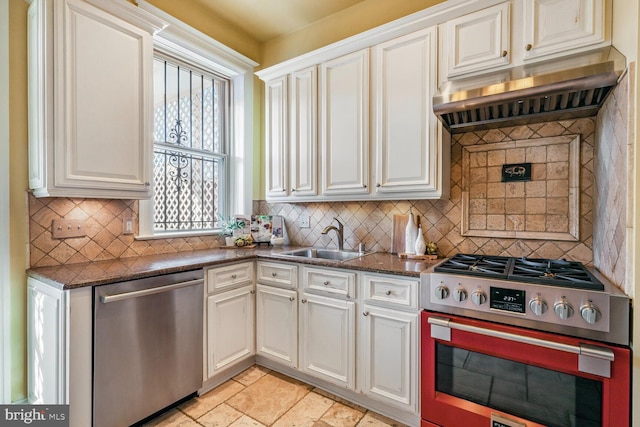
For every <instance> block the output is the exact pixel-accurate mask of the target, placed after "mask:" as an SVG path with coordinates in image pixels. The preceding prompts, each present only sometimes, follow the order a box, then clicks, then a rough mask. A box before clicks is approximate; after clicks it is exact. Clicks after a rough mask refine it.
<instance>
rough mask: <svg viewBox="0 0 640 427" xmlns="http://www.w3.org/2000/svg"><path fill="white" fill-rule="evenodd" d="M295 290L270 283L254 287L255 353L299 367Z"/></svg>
mask: <svg viewBox="0 0 640 427" xmlns="http://www.w3.org/2000/svg"><path fill="white" fill-rule="evenodd" d="M297 295H298V294H297V292H296V291H292V290H289V289H281V288H275V287H272V286H264V285H257V288H256V342H257V348H256V353H257V354H260V355H262V356H265V357H268V358H269V359H272V360H275V361H277V362H280V363H284V364H285V365H287V366H290V367H292V368H297V367H298V301H297V299H298V298H297Z"/></svg>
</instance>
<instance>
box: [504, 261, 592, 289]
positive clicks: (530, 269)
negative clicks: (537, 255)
mask: <svg viewBox="0 0 640 427" xmlns="http://www.w3.org/2000/svg"><path fill="white" fill-rule="evenodd" d="M508 277H509V279H511V280H517V281H520V282H530V283H540V284H548V285H559V286H564V287H567V288H577V289H591V290H594V291H604V285H603V284H602V283H601V282H600V281H599V280H598V279H596V278H595V277H594V276H593V274H591V272H589V270H587V269H586V268H585V267H584V265H582V263H580V262H576V261H567V260H564V259H560V260H547V259H528V258H514V261H513V264H512V266H511V269H510V270H509V275H508Z"/></svg>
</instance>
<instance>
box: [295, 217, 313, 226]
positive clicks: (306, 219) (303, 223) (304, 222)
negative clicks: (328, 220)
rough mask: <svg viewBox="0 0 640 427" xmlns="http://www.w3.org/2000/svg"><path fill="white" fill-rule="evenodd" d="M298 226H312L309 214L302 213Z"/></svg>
mask: <svg viewBox="0 0 640 427" xmlns="http://www.w3.org/2000/svg"><path fill="white" fill-rule="evenodd" d="M298 226H300V228H311V224H310V222H309V214H302V215H300V217H299V218H298Z"/></svg>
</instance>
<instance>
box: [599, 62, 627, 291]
mask: <svg viewBox="0 0 640 427" xmlns="http://www.w3.org/2000/svg"><path fill="white" fill-rule="evenodd" d="M634 70H635V63H632V64H631V65H630V67H629V72H628V73H627V75H626V76H625V77H624V78H623V79H622V80H621V81H620V83H619V84H618V85H617V86H616V88H615V89H614V90H613V91H612V93H611V95H610V96H609V97H608V98H607V100H606V101H605V103H604V105H603V106H602V108H601V109H600V112H599V114H598V121H597V128H596V129H597V130H596V132H597V136H596V139H597V141H598V144H597V145H596V152H595V174H596V176H597V177H598V179H597V180H596V192H595V201H594V206H595V210H594V214H593V217H594V218H593V220H594V236H593V248H594V251H593V252H594V253H593V255H594V265H595V267H597V268H598V270H600V272H602V273H603V274H604V275H605V276H607V277H608V278H609V279H610V280H612V281H613V282H614V283H615V284H616V285H618V286H620V287H621V288H623V290H624V291H625V292H626V293H627V294H628V295H631V296H633V283H632V281H631V280H627V278H629V277H632V275H633V268H635V260H633V259H631V258H630V254H632V253H633V252H632V251H631V250H629V249H628V245H630V243H631V238H630V234H631V233H632V228H631V227H633V223H634V221H633V212H632V211H631V206H629V201H631V200H633V193H632V192H633V191H634V190H633V175H634V174H633V160H634V152H633V141H634V139H635V136H634V135H633V128H632V127H630V126H629V124H630V123H634V117H635V110H634V108H633V104H634V103H633V100H632V99H631V96H630V94H632V93H635V91H636V89H635V82H634V80H633V76H634V75H635V71H634Z"/></svg>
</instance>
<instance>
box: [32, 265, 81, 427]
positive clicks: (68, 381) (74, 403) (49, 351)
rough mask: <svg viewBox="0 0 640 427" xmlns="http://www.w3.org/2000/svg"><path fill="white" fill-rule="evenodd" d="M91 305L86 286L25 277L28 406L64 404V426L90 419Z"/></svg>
mask: <svg viewBox="0 0 640 427" xmlns="http://www.w3.org/2000/svg"><path fill="white" fill-rule="evenodd" d="M92 304H93V293H92V289H91V287H83V288H78V289H72V290H61V289H59V288H56V287H54V286H50V285H48V284H46V283H44V282H41V281H39V280H36V279H34V278H32V277H29V278H27V350H28V356H27V375H28V403H29V404H38V405H54V404H68V405H69V420H68V423H69V424H68V425H69V426H70V427H84V426H89V425H91V420H92V413H91V411H92V400H91V399H92V398H91V394H92V390H93V383H92V379H93V377H92V363H93V350H92V347H91V343H92V338H93V311H92V310H93V309H92Z"/></svg>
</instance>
